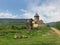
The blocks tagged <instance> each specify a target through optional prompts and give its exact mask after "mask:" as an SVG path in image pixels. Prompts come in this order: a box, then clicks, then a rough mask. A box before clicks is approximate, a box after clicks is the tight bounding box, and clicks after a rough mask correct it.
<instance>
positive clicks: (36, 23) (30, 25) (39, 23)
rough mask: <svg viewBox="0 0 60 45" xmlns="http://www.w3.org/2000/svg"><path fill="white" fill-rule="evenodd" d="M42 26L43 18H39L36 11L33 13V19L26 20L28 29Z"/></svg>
mask: <svg viewBox="0 0 60 45" xmlns="http://www.w3.org/2000/svg"><path fill="white" fill-rule="evenodd" d="M43 26H44V23H43V20H41V19H39V15H38V13H36V14H35V15H34V19H29V20H27V28H28V29H32V28H37V27H43Z"/></svg>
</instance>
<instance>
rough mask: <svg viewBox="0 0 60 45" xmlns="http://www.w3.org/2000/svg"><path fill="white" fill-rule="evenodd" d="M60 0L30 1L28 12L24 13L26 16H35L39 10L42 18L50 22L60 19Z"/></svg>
mask: <svg viewBox="0 0 60 45" xmlns="http://www.w3.org/2000/svg"><path fill="white" fill-rule="evenodd" d="M59 4H60V0H45V1H44V0H43V1H42V0H38V1H37V0H33V1H31V0H30V2H29V3H28V7H27V12H25V13H23V15H25V17H26V18H31V17H32V18H33V16H34V14H35V13H36V12H37V13H38V14H39V16H40V18H41V19H42V20H43V21H44V22H46V23H48V22H56V21H60V5H59Z"/></svg>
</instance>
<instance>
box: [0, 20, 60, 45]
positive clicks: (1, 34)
mask: <svg viewBox="0 0 60 45" xmlns="http://www.w3.org/2000/svg"><path fill="white" fill-rule="evenodd" d="M25 23H26V20H20V19H0V45H60V37H59V36H58V35H57V34H55V33H54V31H52V30H51V29H50V28H49V27H47V26H46V27H41V28H33V29H32V30H28V29H26V25H25ZM16 33H18V34H20V35H26V36H27V38H17V39H14V35H15V34H16Z"/></svg>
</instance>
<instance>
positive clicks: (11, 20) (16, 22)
mask: <svg viewBox="0 0 60 45" xmlns="http://www.w3.org/2000/svg"><path fill="white" fill-rule="evenodd" d="M26 20H27V19H1V18H0V24H3V23H11V24H25V23H26Z"/></svg>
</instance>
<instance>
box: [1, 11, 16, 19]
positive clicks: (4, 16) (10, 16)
mask: <svg viewBox="0 0 60 45" xmlns="http://www.w3.org/2000/svg"><path fill="white" fill-rule="evenodd" d="M0 18H17V16H16V15H13V14H11V13H4V12H0Z"/></svg>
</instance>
